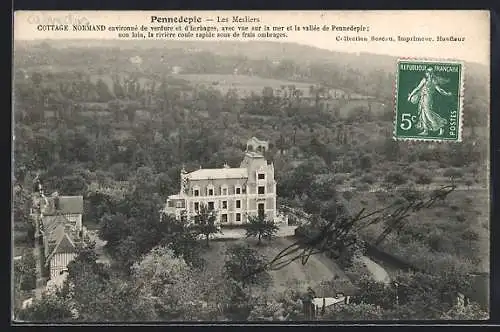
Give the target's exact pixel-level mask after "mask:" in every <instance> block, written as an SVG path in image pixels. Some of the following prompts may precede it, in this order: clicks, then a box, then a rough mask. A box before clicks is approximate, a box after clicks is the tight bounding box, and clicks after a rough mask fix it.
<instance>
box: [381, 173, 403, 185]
mask: <svg viewBox="0 0 500 332" xmlns="http://www.w3.org/2000/svg"><path fill="white" fill-rule="evenodd" d="M385 181H386V182H388V183H392V184H395V185H402V184H405V183H406V182H407V181H408V179H407V178H406V177H405V176H404V175H403V174H402V173H399V172H390V173H389V174H387V176H386V177H385Z"/></svg>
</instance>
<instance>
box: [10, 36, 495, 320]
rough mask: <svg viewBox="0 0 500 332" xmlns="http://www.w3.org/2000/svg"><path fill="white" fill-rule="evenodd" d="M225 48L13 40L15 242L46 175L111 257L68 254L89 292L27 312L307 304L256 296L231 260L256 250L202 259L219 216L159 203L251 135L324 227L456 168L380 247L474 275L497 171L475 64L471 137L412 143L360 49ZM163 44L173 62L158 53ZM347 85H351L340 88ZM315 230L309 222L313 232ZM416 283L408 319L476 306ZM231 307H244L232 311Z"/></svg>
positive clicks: (240, 264) (240, 313)
mask: <svg viewBox="0 0 500 332" xmlns="http://www.w3.org/2000/svg"><path fill="white" fill-rule="evenodd" d="M219 51H220V50H212V52H205V51H202V52H186V51H185V50H183V49H181V48H169V49H167V50H166V51H163V50H158V49H155V50H153V49H147V50H145V49H136V50H134V51H132V50H127V51H126V52H123V51H122V50H121V49H120V48H113V47H107V48H99V49H94V48H85V49H82V48H73V47H67V48H61V49H56V48H52V47H51V46H50V45H48V44H41V45H38V46H29V47H24V48H23V47H20V48H18V49H17V50H16V57H15V61H16V72H15V86H14V94H15V97H14V98H15V100H16V111H15V114H14V116H15V128H14V134H15V140H14V155H15V163H14V170H13V171H14V172H13V173H14V186H13V187H14V188H15V192H14V210H13V211H14V230H15V238H14V241H15V243H14V244H15V246H16V247H25V246H30V245H31V243H32V237H33V229H32V225H31V222H30V221H29V195H30V193H31V187H30V186H31V180H32V179H33V177H34V174H35V173H36V172H40V173H41V179H42V182H43V184H44V186H45V188H46V191H47V192H52V191H58V192H59V193H61V194H63V195H83V196H84V201H85V213H84V224H85V225H93V226H94V227H95V228H98V230H99V235H100V237H101V238H102V239H103V240H105V241H107V244H106V253H107V254H108V255H109V256H111V258H112V262H113V264H112V266H111V268H108V267H104V266H101V265H100V264H97V263H95V258H96V257H94V256H93V255H94V254H93V253H92V251H90V252H87V253H82V254H80V256H79V258H78V259H77V260H76V261H75V262H73V263H72V265H71V267H70V272H69V277H68V284H67V286H68V289H69V288H70V285H73V286H71V287H78V289H79V290H81V291H79V292H75V293H74V294H72V293H71V291H70V290H67V291H66V293H65V294H59V295H50V296H48V297H45V298H43V299H42V302H43V303H45V304H43V305H42V304H40V305H35V306H34V307H33V308H32V309H30V310H31V311H27V312H26V313H25V315H26V316H25V317H27V318H26V319H30V320H31V319H34V320H43V319H46V320H51V319H54V320H66V319H74V318H71V317H73V316H71V315H70V314H69V312H68V311H67V310H65V309H64V308H66V307H65V306H61V304H65V303H66V302H64V301H70V302H72V303H74V306H75V308H76V310H77V311H78V313H79V317H78V318H77V319H80V320H106V321H113V320H134V319H138V320H156V319H182V318H187V317H190V318H192V319H204V318H207V317H208V318H209V319H246V318H248V317H249V316H250V317H252V319H262V318H266V319H268V318H269V317H274V318H272V319H285V318H286V319H300V315H299V314H297V310H298V309H297V301H298V295H297V294H286V295H283V294H281V295H280V296H274V297H273V298H274V300H272V301H271V300H269V302H270V303H271V304H272V302H273V301H278V300H277V299H279V301H278V302H279V303H281V304H280V305H277V307H279V308H277V307H275V306H274V305H271V304H268V303H263V301H264V300H262V301H260V302H259V301H257V300H255V299H254V298H252V294H251V292H250V290H249V289H248V287H247V285H242V284H241V283H243V280H242V279H241V278H240V277H238V275H240V276H241V272H238V270H239V269H241V268H244V267H245V264H247V259H250V258H252V257H253V258H255V259H257V258H256V256H255V255H254V253H253V252H251V251H248V250H249V249H248V248H246V249H245V248H239V249H234V250H233V251H232V252H228V253H227V257H221V259H226V258H227V259H228V262H229V263H228V270H227V271H230V273H229V276H228V274H227V273H226V274H223V273H222V272H221V273H220V275H216V276H210V277H208V276H206V275H205V274H204V273H200V271H203V262H202V260H201V259H200V255H199V252H200V250H201V249H200V246H199V243H198V241H197V237H198V235H200V234H202V235H204V236H205V239H206V241H207V244H208V239H209V236H210V235H211V234H213V233H215V232H217V231H218V230H217V228H216V227H215V225H214V224H213V222H212V221H211V220H212V219H210V218H208V217H207V218H201V219H200V220H201V221H202V222H201V223H200V222H199V223H198V226H197V227H198V228H196V227H193V228H191V227H187V226H185V223H184V222H179V221H176V220H173V219H171V218H168V217H166V216H164V217H161V213H160V210H161V208H162V207H163V204H164V202H165V199H166V197H167V196H168V195H170V194H174V193H177V192H178V191H179V188H180V184H179V174H180V169H181V167H182V166H184V167H185V168H186V169H187V170H188V171H191V170H195V169H198V168H199V167H200V166H203V167H207V168H208V167H221V166H222V165H223V164H224V163H228V164H229V165H230V166H233V167H235V166H238V164H239V162H240V161H241V158H242V156H243V151H244V144H245V141H246V140H247V139H248V138H250V137H252V136H256V137H258V138H259V139H265V140H267V141H269V143H270V150H269V151H268V152H267V153H266V154H267V155H266V157H267V158H268V159H269V160H271V161H272V162H273V163H274V168H275V175H276V179H277V187H278V196H279V203H280V205H281V207H284V206H286V207H290V208H295V209H298V210H304V211H306V212H307V213H309V214H311V215H314V216H316V220H317V225H316V226H315V227H317V228H316V229H320V227H321V225H322V224H323V223H328V222H332V221H339V220H342V217H341V216H342V214H351V213H356V212H357V211H358V210H360V209H362V208H366V209H370V208H371V209H375V208H376V207H377V206H380V205H386V204H390V203H392V202H393V201H395V200H397V199H402V200H407V199H410V196H411V195H412V194H414V193H415V192H417V191H419V190H428V189H429V188H431V187H432V186H440V185H443V184H448V183H449V182H450V181H453V183H455V184H457V185H458V186H461V187H460V188H461V190H462V191H457V192H456V193H454V196H453V197H450V200H448V201H446V202H442V203H440V205H437V206H436V207H435V208H434V209H430V210H429V211H427V212H425V213H424V214H423V215H422V214H419V215H416V216H414V217H412V218H414V219H413V220H411V221H413V222H408V223H407V224H406V225H407V226H406V227H405V228H404V229H402V230H401V231H400V232H399V233H395V234H391V236H389V237H387V238H386V239H385V240H384V241H383V242H382V243H381V246H382V248H383V249H385V250H387V251H389V252H391V253H393V254H394V255H396V256H399V257H402V258H405V259H407V260H409V261H410V262H411V263H412V264H415V265H418V266H419V267H420V268H421V269H422V270H426V271H427V272H428V274H422V275H418V276H412V277H411V278H410V279H411V280H408V281H407V284H408V285H411V287H410V288H409V289H413V288H414V289H419V290H421V286H419V285H421V284H425V285H427V284H434V283H437V286H435V287H438V288H435V290H436V292H440V294H441V293H442V294H446V292H447V290H446V289H445V287H444V285H445V282H444V281H442V279H439V278H441V277H440V276H441V275H446V276H447V278H449V279H446V282H447V283H448V284H450V285H453V287H465V288H466V286H463V285H462V286H461V281H462V279H463V278H462V274H456V273H455V272H456V270H459V271H463V272H464V273H465V274H466V273H468V272H475V270H476V269H482V270H487V267H483V265H484V261H488V259H487V252H486V253H485V251H484V250H485V249H484V248H482V247H480V243H482V242H484V241H485V239H487V238H488V232H489V229H488V227H489V226H488V223H487V218H488V216H487V215H486V211H487V199H486V198H484V199H483V198H482V197H483V196H482V195H483V193H486V194H487V192H486V191H485V189H483V187H485V185H486V183H487V180H486V179H487V173H486V169H487V168H486V166H485V165H486V163H487V156H488V134H487V133H488V131H487V130H486V126H487V122H488V107H487V100H488V98H487V94H488V91H487V82H486V80H485V78H483V77H482V74H481V73H476V72H474V71H467V77H466V82H465V84H466V89H465V96H464V100H465V105H464V118H465V119H464V120H465V121H464V141H463V142H462V143H461V144H454V145H451V144H437V145H434V144H419V145H414V144H407V143H406V142H395V141H394V140H393V139H392V129H391V128H392V117H393V109H392V106H391V100H392V99H393V96H392V93H393V91H392V89H393V78H394V77H392V75H393V74H392V72H391V70H392V69H390V68H392V67H389V70H388V67H387V66H380V67H377V62H375V63H372V62H370V63H371V64H370V65H368V64H367V63H368V62H363V68H364V69H363V71H360V70H359V69H354V67H353V65H349V66H347V67H346V66H345V65H347V64H346V62H345V61H344V60H342V61H344V62H341V63H335V62H332V61H320V58H321V56H320V55H319V53H320V51H317V50H316V51H311V53H310V54H309V53H308V58H309V57H312V56H313V55H314V58H315V59H317V63H314V64H310V63H309V64H308V63H306V62H305V61H302V60H300V59H303V54H300V52H297V53H295V54H297V57H296V58H297V60H295V61H292V60H288V59H283V60H282V61H280V62H279V63H277V64H276V63H273V62H272V61H271V60H267V59H265V60H263V59H254V58H252V57H244V56H235V55H220V54H217V53H220V52H219ZM316 52H318V53H316ZM164 53H165V55H167V56H168V58H169V64H168V65H166V64H165V63H164V62H163V61H160V60H159V59H160V57H163V56H164ZM131 55H139V56H142V57H144V58H145V59H146V58H147V59H148V61H144V66H143V67H141V68H138V67H137V66H135V65H133V64H131V63H130V61H129V58H130V56H131ZM288 57H289V58H290V57H293V54H290V55H288ZM339 59H340V58H339ZM352 61H355V60H352ZM356 61H357V60H356ZM391 61H392V60H391ZM391 63H392V62H391ZM360 65H361V64H360ZM47 66H48V67H47ZM89 66H90V68H89ZM175 66H179V67H182V69H183V75H176V74H172V69H173V67H175ZM235 67H237V69H238V73H239V74H238V75H236V76H234V75H233V74H234V73H235ZM360 68H361V67H360ZM190 74H196V75H190ZM232 75H233V76H232ZM231 77H236V78H233V79H236V80H241V81H242V82H243V80H247V81H245V82H250V83H253V84H250V83H245V84H247V85H248V86H243V87H242V88H238V89H236V88H234V87H233V86H231V84H230V83H225V80H229V81H230V80H231ZM264 78H265V79H266V80H264ZM203 79H204V80H205V81H203ZM197 80H198V81H197ZM248 80H249V81H248ZM259 80H260V81H259ZM255 82H257V83H255ZM261 83H262V84H261ZM271 85H273V86H271ZM255 86H258V88H257V89H255ZM247 90H251V91H250V92H249V91H247ZM337 92H343V94H342V96H345V97H341V98H337V97H335V94H336V93H337ZM332 93H333V95H334V96H333V97H332ZM328 95H330V96H328ZM367 96H370V97H373V98H367ZM401 186H406V187H407V188H410V189H408V191H407V192H405V193H406V194H405V195H400V191H398V192H391V189H398V187H401ZM371 189H377V190H376V191H374V192H370V190H371ZM465 190H466V191H465ZM387 191H388V192H387ZM469 191H471V192H469ZM486 194H485V195H486ZM484 197H486V196H484ZM297 219H300V218H297ZM161 220H163V221H161ZM315 227H312V228H313V229H312V230H311V229H309V230H306V231H308V232H309V231H312V232H314V228H315ZM258 229H259V231H257V232H256V233H255V232H254V233H255V234H257V236H258V238H259V240H260V237H261V235H265V234H267V233H269V232H271V233H272V232H273V231H272V230H271V228H269V232H267V233H263V232H261V231H260V230H263V229H264V228H263V227H260V226H259V228H258ZM380 232H381V229H379V228H377V227H376V226H373V227H372V228H370V229H367V230H366V231H365V232H364V233H361V234H353V233H351V234H349V238H346V241H348V242H349V243H355V244H356V245H352V246H345V245H344V244H343V243H337V244H336V246H335V250H334V253H333V254H332V257H334V258H335V259H337V260H338V262H339V263H340V265H342V266H343V267H349V266H352V264H353V258H354V257H356V256H357V255H359V254H360V253H361V252H362V250H363V247H362V242H363V241H368V242H370V241H374V240H375V237H376V236H377V235H378V234H380ZM254 233H252V234H254ZM486 250H487V248H486ZM485 257H486V259H485ZM253 258H252V259H253ZM24 264H25V263H23V266H22V267H19V266H18V267H16V271H22V272H19V274H21V273H22V274H23V275H24V274H26V275H28V276H23V278H21V279H16V280H17V281H18V282H21V281H22V283H23V285H25V283H28V284H30V283H31V282H32V281H31V279H30V277H29V275H30V274H31V273H32V272H31V271H32V270H31V266H32V265H31V264H27V265H26V266H25V265H24ZM27 266H30V267H29V268H28V267H27ZM450 266H451V267H453V266H455V267H457V268H456V269H455V270H454V269H452V268H450ZM478 267H479V268H478ZM156 268H158V269H159V270H158V271H157V272H154V271H156V270H155V269H156ZM156 273H158V274H156ZM167 275H168V277H169V278H170V277H171V278H174V279H173V280H176V282H179V283H180V284H179V285H180V286H179V288H178V289H173V288H172V287H170V286H168V285H169V282H170V281H168V280H167V279H165V278H166V276H167ZM222 275H224V276H225V277H222ZM186 276H189V278H191V279H190V280H198V279H197V278H199V282H200V283H201V284H202V285H204V287H200V288H196V287H199V286H197V285H198V284H196V283H194V281H193V283H194V284H195V286H191V285H188V284H187V283H182V281H181V279H182V278H184V277H186ZM438 276H439V277H438ZM164 277H165V278H164ZM150 278H153V279H154V280H155V285H153V284H151V283H149V282H145V283H144V287H142V288H137V287H135V285H137V282H138V280H142V281H144V280H149V279H150ZM433 278H438V279H437V280H434V279H433ZM412 280H413V281H412ZM415 280H419V282H418V283H417V281H415ZM222 281H223V283H222ZM420 282H421V283H420ZM401 284H404V282H402V283H401ZM181 285H182V287H181ZM23 287H27V288H29V286H23ZM169 287H170V288H169ZM184 287H185V288H184ZM191 287H195V288H194V289H193V288H191ZM419 287H420V288H419ZM433 287H434V286H433ZM439 287H441V288H439ZM203 288H206V289H209V290H210V292H211V293H210V294H207V293H206V291H205V292H204V291H203ZM433 289H434V288H433ZM215 290H217V292H216V291H215ZM375 291H377V292H380V294H379V295H377V296H374V298H378V299H379V300H380V301H382V299H384V296H385V295H384V294H386V296H390V294H392V293H391V292H392V290H391V289H389V290H385V288H384V290H383V289H379V288H377V287H375V288H373V292H375ZM218 292H220V293H221V294H219V293H218ZM384 292H385V293H384ZM422 292H424V293H422V294H425V296H427V297H425V298H418V296H417V295H412V294H410V295H408V297H407V298H404V296H403V295H401V301H402V302H401V303H402V304H403V303H408V304H407V305H406V308H407V309H408V312H407V316H408V317H411V316H412V315H426V317H430V316H432V317H437V316H438V313H434V312H439V313H440V314H442V315H445V314H444V312H445V311H446V312H447V314H446V315H448V316H449V317H459V316H460V317H461V315H462V316H463V315H467V314H468V313H464V312H462V311H459V310H458V309H456V308H454V307H452V306H451V304H450V305H449V306H446V307H443V308H441V307H439V308H437V309H436V306H434V304H436V303H435V302H432V301H431V300H430V299H431V298H432V297H433V296H434V298H436V297H435V292H434V291H433V292H431V293H429V294H431V295H429V294H427V293H425V289H424V290H422ZM152 293H155V294H158V296H157V297H158V298H159V299H158V301H157V302H155V301H152V300H151V299H150V298H149V295H151V294H152ZM216 293H217V298H216V299H214V298H213V297H215V295H214V294H216ZM190 294H198V295H197V297H200V298H201V299H203V301H205V304H203V303H198V302H196V303H195V304H189V301H188V300H187V298H186V296H190ZM377 294H378V293H377ZM387 294H389V295H387ZM51 296H52V297H51ZM53 296H60V298H59V300H55V299H54V298H53ZM366 296H368V295H366ZM419 296H424V295H419ZM443 296H444V295H443ZM162 297H163V298H166V297H172V298H174V299H176V301H177V302H176V303H177V304H178V305H177V306H175V307H172V306H167V305H166V304H165V301H161V298H162ZM221 299H224V300H221ZM403 299H404V300H403ZM58 301H59V302H58ZM384 301H385V300H384ZM403 301H407V302H403ZM219 302H221V303H219ZM222 302H223V303H222ZM372 302H373V301H372ZM386 302H389V300H387V301H386ZM186 303H188V304H186ZM384 303H385V302H384ZM375 305H379V303H378V302H377V303H376V304H375V303H374V304H371V302H370V300H366V303H365V302H363V303H360V304H357V305H356V306H353V307H352V308H347V307H346V308H344V309H339V310H340V311H339V312H336V313H335V315H336V317H339V318H342V319H350V318H359V317H361V316H362V315H363V314H364V313H366V315H365V316H363V317H365V319H370V318H373V317H379V316H380V315H382V314H381V312H380V310H381V309H378V308H377V307H375ZM436 305H437V304H436ZM183 306H188V307H189V309H188V308H187V307H183ZM200 306H201V307H203V308H204V309H203V310H201V309H200V308H201V307H200ZM43 307H46V308H53V309H50V310H49V309H43ZM182 308H183V309H182ZM224 308H226V309H224ZM228 308H230V309H228ZM234 308H241V310H236V312H231V310H233V311H234ZM181 309H182V310H181ZM336 310H337V309H336ZM387 310H392V308H390V307H388V309H387ZM401 310H402V309H401ZM28 312H31V313H28ZM276 312H278V313H276ZM474 314H475V313H474ZM383 315H386V313H383ZM383 315H382V316H383ZM400 315H401V317H403V316H404V315H403V314H402V313H401V314H400ZM479 316H481V315H479ZM383 317H385V316H383Z"/></svg>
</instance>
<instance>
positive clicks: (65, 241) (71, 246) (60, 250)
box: [45, 226, 76, 264]
mask: <svg viewBox="0 0 500 332" xmlns="http://www.w3.org/2000/svg"><path fill="white" fill-rule="evenodd" d="M51 235H52V238H55V237H57V240H56V243H55V245H50V244H49V251H48V252H47V253H46V254H47V260H46V262H45V264H48V263H49V262H50V260H51V259H52V257H53V256H54V255H55V254H64V253H68V254H69V253H76V246H75V243H74V242H73V241H72V240H71V238H70V236H69V235H68V234H67V233H66V232H65V229H64V226H62V227H58V228H57V230H56V231H55V232H54V233H52V234H51Z"/></svg>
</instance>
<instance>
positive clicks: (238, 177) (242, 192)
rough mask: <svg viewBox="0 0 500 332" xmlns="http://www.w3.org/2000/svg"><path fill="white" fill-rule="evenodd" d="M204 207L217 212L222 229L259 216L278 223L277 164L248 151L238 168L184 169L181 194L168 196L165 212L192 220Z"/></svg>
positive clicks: (257, 153)
mask: <svg viewBox="0 0 500 332" xmlns="http://www.w3.org/2000/svg"><path fill="white" fill-rule="evenodd" d="M202 205H206V206H207V207H208V208H209V209H210V210H214V211H215V212H216V215H217V219H218V221H219V223H220V224H221V225H222V226H224V225H241V224H244V223H246V222H247V220H248V217H249V216H257V215H265V216H266V218H268V219H271V220H274V221H277V210H276V180H275V179H274V165H273V164H272V163H268V162H267V160H266V159H265V157H264V156H263V155H262V154H261V153H259V152H255V151H247V152H246V154H245V157H244V159H243V161H242V162H241V164H240V167H238V168H231V167H229V166H227V165H224V167H223V168H216V169H201V168H200V169H199V170H196V171H194V172H191V173H187V172H186V171H185V170H182V171H181V190H180V193H179V194H176V195H171V196H169V197H168V199H167V203H166V205H165V207H164V209H163V212H164V213H166V214H169V215H173V216H175V217H176V218H180V217H181V215H182V214H186V215H187V216H188V217H193V216H195V215H196V214H197V212H198V211H199V209H200V206H202Z"/></svg>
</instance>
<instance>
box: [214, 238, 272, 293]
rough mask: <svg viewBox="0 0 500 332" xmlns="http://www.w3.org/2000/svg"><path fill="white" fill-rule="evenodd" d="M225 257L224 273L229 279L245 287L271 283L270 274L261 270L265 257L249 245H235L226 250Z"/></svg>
mask: <svg viewBox="0 0 500 332" xmlns="http://www.w3.org/2000/svg"><path fill="white" fill-rule="evenodd" d="M225 256H226V260H225V263H224V272H225V275H226V276H227V277H228V278H230V279H232V280H234V281H236V282H239V283H241V284H242V285H243V286H247V285H266V284H267V283H268V282H269V281H270V279H271V276H270V275H269V273H268V272H267V271H261V270H260V269H259V268H260V267H263V266H264V263H265V257H263V256H261V255H259V254H258V253H257V251H255V250H253V249H252V248H250V247H249V246H248V245H243V244H236V245H233V246H231V247H229V248H228V249H227V250H226V254H225Z"/></svg>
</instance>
